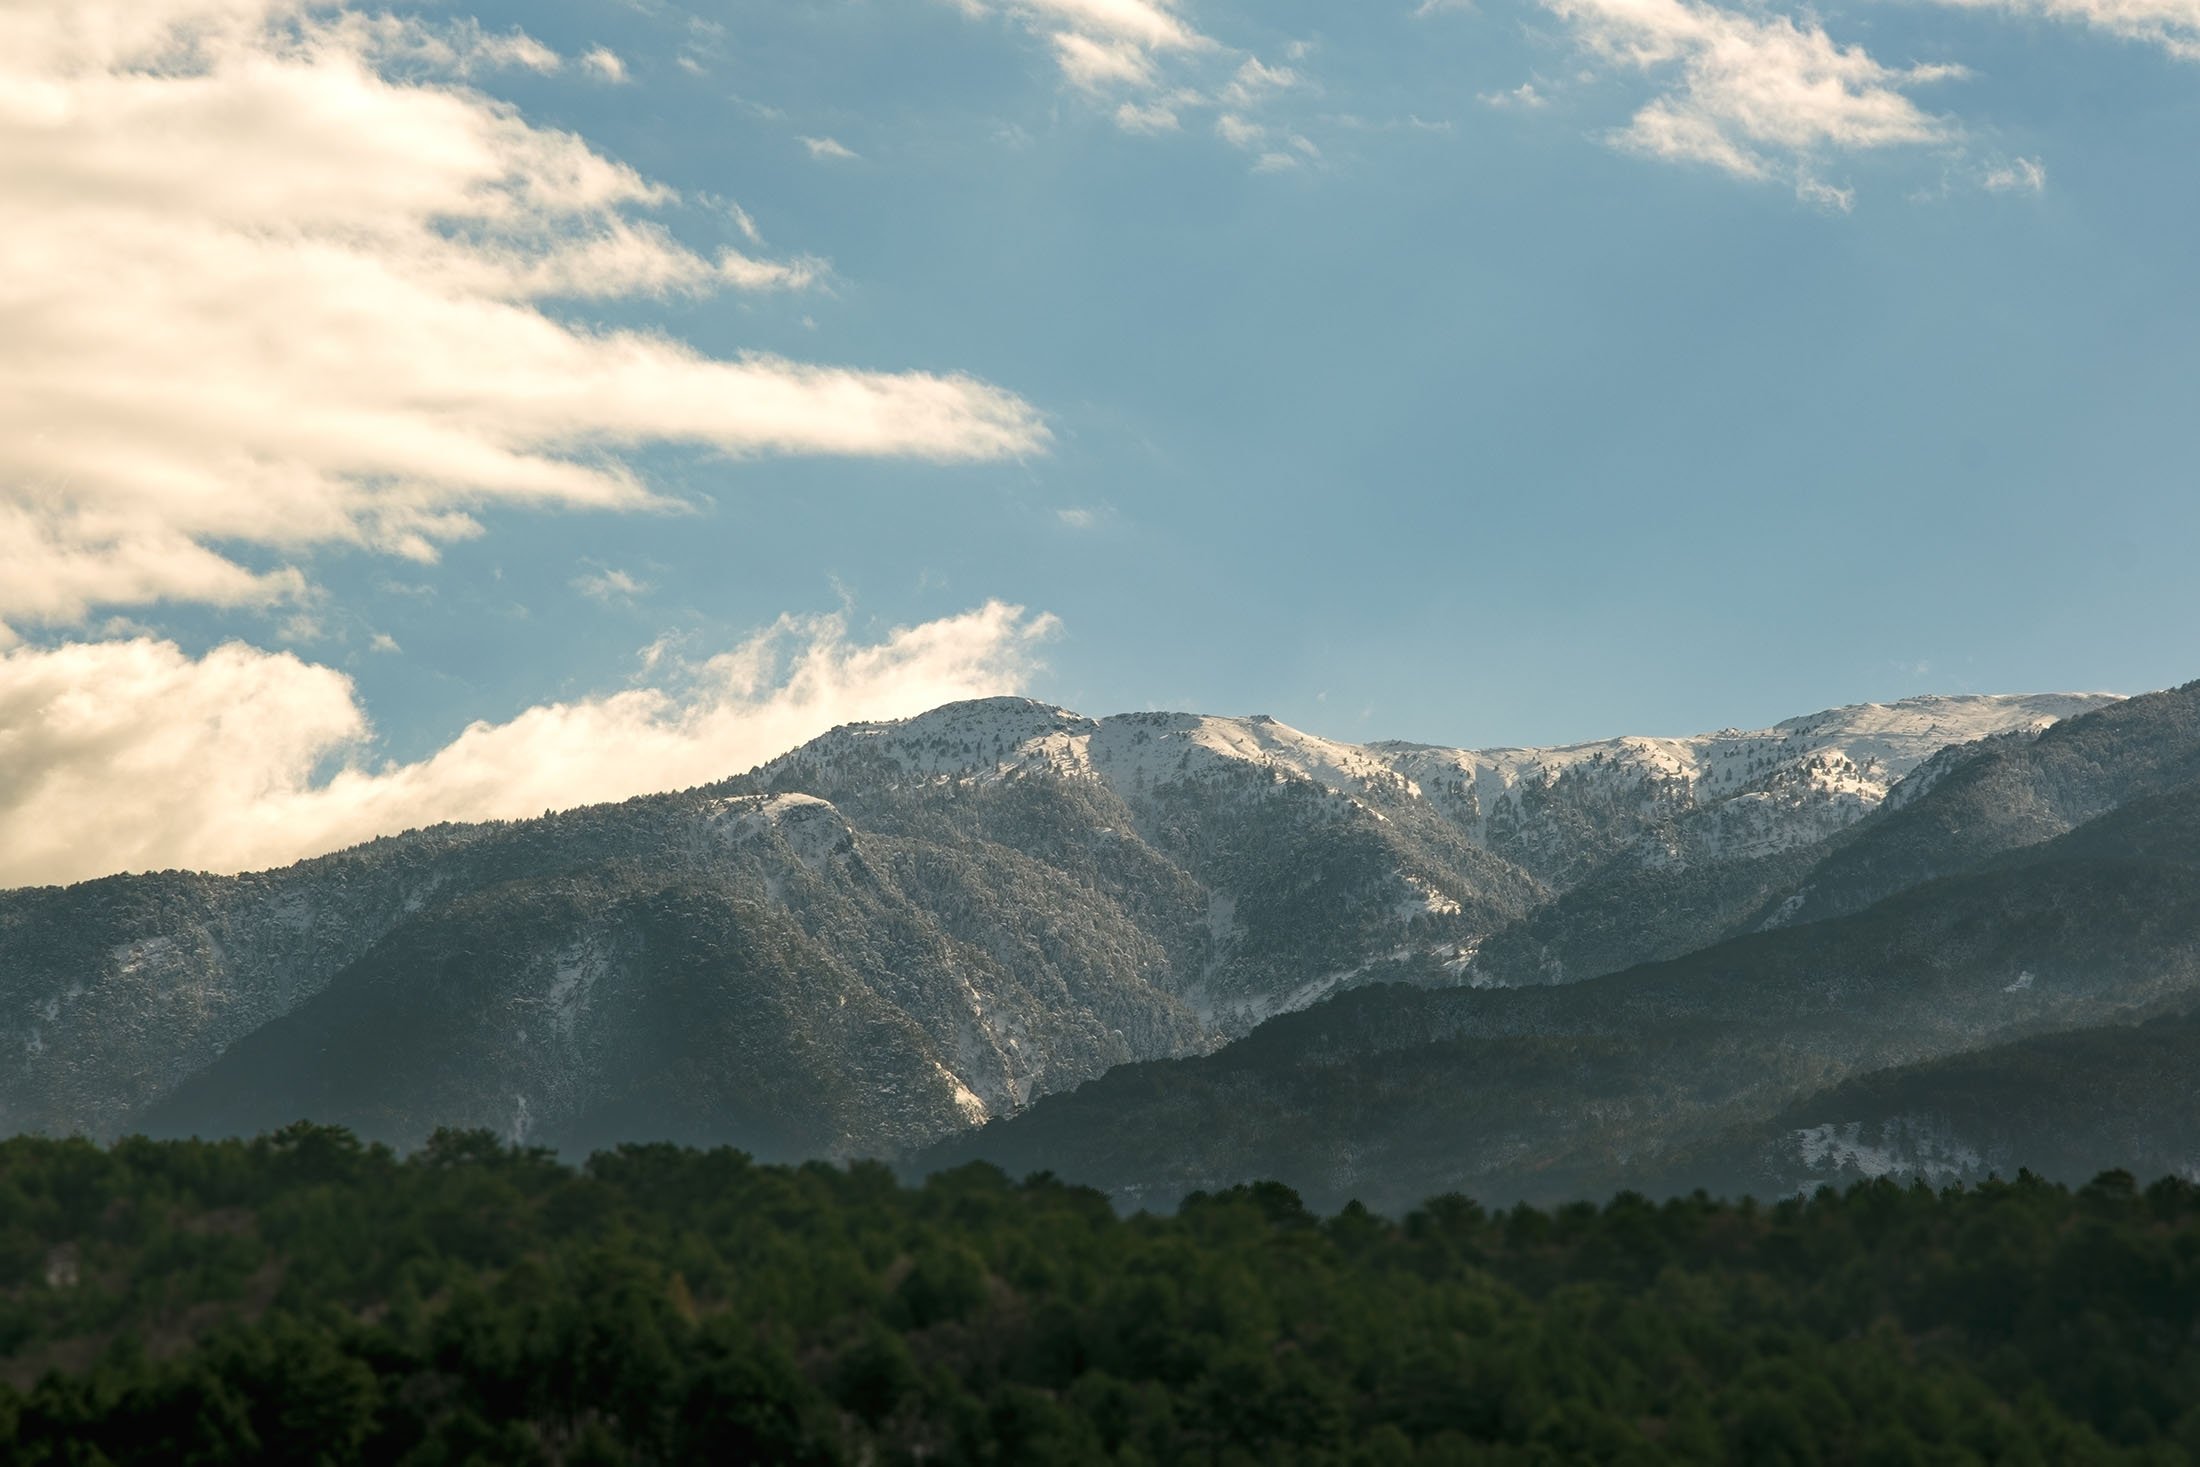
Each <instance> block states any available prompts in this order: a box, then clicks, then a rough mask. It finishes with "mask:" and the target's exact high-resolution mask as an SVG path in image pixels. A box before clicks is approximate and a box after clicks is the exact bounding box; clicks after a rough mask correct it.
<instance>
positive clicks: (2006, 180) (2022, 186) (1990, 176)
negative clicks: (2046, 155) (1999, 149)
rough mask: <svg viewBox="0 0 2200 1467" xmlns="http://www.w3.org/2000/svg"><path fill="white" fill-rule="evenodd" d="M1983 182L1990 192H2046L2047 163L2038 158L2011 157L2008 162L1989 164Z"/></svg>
mask: <svg viewBox="0 0 2200 1467" xmlns="http://www.w3.org/2000/svg"><path fill="white" fill-rule="evenodd" d="M1981 182H1982V183H1983V184H1984V185H1985V187H1986V190H1987V192H1989V193H1997V194H2037V193H2045V192H2046V191H2047V165H2046V164H2045V163H2042V162H2041V161H2040V160H2039V159H2037V158H2011V159H2010V160H2009V161H2008V162H2006V163H1993V164H1989V165H1988V166H1987V169H1986V176H1985V177H1984V178H1983V179H1982V180H1981Z"/></svg>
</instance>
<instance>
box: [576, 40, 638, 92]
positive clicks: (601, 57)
mask: <svg viewBox="0 0 2200 1467" xmlns="http://www.w3.org/2000/svg"><path fill="white" fill-rule="evenodd" d="M581 65H582V66H584V67H586V68H587V69H588V70H589V71H592V72H594V73H595V74H596V76H597V78H598V79H599V80H601V81H607V82H611V83H613V84H617V83H619V82H623V81H625V80H626V79H627V74H626V63H625V62H624V61H622V60H620V59H619V53H618V52H616V51H613V50H611V49H610V48H609V47H606V46H595V47H591V48H590V49H589V51H588V52H587V54H586V55H584V56H582V57H581Z"/></svg>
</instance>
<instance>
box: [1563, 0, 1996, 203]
mask: <svg viewBox="0 0 2200 1467" xmlns="http://www.w3.org/2000/svg"><path fill="white" fill-rule="evenodd" d="M1544 3H1545V6H1546V8H1547V9H1549V10H1550V11H1551V12H1552V13H1553V14H1555V15H1557V16H1558V17H1559V18H1560V19H1561V20H1563V21H1565V22H1566V23H1567V25H1568V26H1569V27H1570V29H1571V30H1572V33H1573V35H1574V38H1575V39H1576V41H1577V42H1578V43H1579V44H1580V45H1581V46H1582V48H1583V49H1584V50H1586V51H1587V52H1588V53H1589V55H1590V56H1591V57H1592V58H1593V59H1594V60H1595V61H1596V62H1597V63H1599V64H1601V65H1602V66H1604V67H1606V68H1608V69H1611V70H1616V71H1623V72H1631V73H1639V74H1643V75H1646V76H1649V77H1651V78H1653V79H1654V80H1655V81H1656V82H1658V83H1659V84H1660V85H1661V87H1662V90H1661V91H1660V92H1659V93H1658V95H1656V96H1655V97H1653V98H1652V99H1651V100H1650V101H1649V102H1648V103H1647V104H1646V105H1644V106H1643V107H1642V108H1641V109H1640V110H1639V111H1637V112H1636V113H1635V115H1634V117H1633V118H1632V119H1631V120H1630V121H1629V122H1628V123H1627V125H1626V126H1624V127H1622V128H1619V129H1618V130H1616V131H1615V132H1613V133H1612V134H1611V140H1612V142H1614V143H1615V144H1616V145H1617V146H1619V147H1622V148H1624V149H1627V150H1628V151H1631V152H1635V153H1640V154H1642V155H1644V156H1646V157H1652V158H1661V159H1667V160H1671V161H1676V162H1693V163H1706V164H1709V165H1711V166H1712V167H1715V168H1719V169H1722V170H1724V171H1726V172H1728V173H1731V174H1734V175H1735V176H1737V177H1741V178H1750V179H1780V180H1784V181H1786V182H1788V183H1789V184H1790V185H1792V186H1793V187H1794V188H1795V189H1796V191H1797V193H1798V194H1799V195H1800V196H1801V197H1803V198H1805V199H1806V200H1808V201H1810V202H1814V203H1820V204H1833V205H1835V206H1837V207H1845V206H1846V203H1847V201H1848V195H1847V194H1846V192H1845V191H1843V190H1838V189H1834V188H1832V187H1830V186H1829V185H1826V184H1824V183H1823V182H1821V181H1820V180H1819V179H1818V177H1817V174H1816V171H1815V170H1816V166H1817V164H1818V163H1819V162H1820V161H1822V160H1823V159H1825V158H1827V157H1829V156H1835V155H1843V154H1849V153H1855V152H1860V151H1866V150H1872V149H1881V148H1891V147H1902V146H1916V145H1923V144H1936V143H1946V142H1949V141H1950V140H1951V139H1952V138H1953V137H1954V135H1955V130H1954V127H1953V124H1951V123H1950V122H1949V121H1948V120H1947V119H1945V118H1942V117H1938V116H1935V115H1934V114H1932V113H1929V112H1927V111H1925V110H1924V109H1923V108H1921V107H1920V106H1919V105H1918V104H1917V103H1916V101H1914V100H1913V99H1912V98H1911V97H1910V96H1909V95H1908V92H1909V90H1910V89H1912V88H1915V87H1918V86H1922V85H1926V84H1928V83H1931V82H1937V81H1943V80H1947V79H1950V78H1954V77H1959V76H1961V75H1963V71H1962V69H1961V68H1960V67H1954V66H1945V65H1922V66H1910V67H1893V66H1888V65H1885V64H1883V63H1882V62H1880V61H1878V60H1876V59H1874V58H1873V57H1872V56H1871V55H1870V54H1869V53H1868V52H1866V51H1865V50H1864V49H1863V48H1862V47H1860V46H1843V45H1841V44H1839V43H1837V42H1835V41H1834V40H1833V38H1832V37H1831V36H1829V35H1828V34H1827V32H1826V30H1825V28H1824V27H1823V26H1822V25H1820V24H1818V23H1817V22H1816V21H1815V20H1807V19H1806V20H1798V19H1795V18H1793V17H1790V16H1786V15H1780V14H1775V13H1771V12H1767V11H1761V10H1749V11H1741V10H1729V9H1725V8H1722V7H1720V6H1717V5H1711V4H1704V3H1697V0H1544Z"/></svg>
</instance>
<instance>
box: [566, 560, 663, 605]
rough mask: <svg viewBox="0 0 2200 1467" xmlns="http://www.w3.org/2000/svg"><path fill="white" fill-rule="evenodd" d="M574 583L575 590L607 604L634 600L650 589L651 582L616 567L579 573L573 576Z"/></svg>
mask: <svg viewBox="0 0 2200 1467" xmlns="http://www.w3.org/2000/svg"><path fill="white" fill-rule="evenodd" d="M572 585H573V589H574V590H576V591H578V592H580V593H581V594H582V595H583V596H586V597H587V598H588V599H589V600H591V601H602V602H604V603H606V604H609V603H612V602H626V601H632V600H633V599H634V598H635V597H636V596H639V595H641V594H642V593H643V592H644V591H647V590H648V589H649V582H647V581H644V580H641V579H640V578H638V577H636V576H633V575H631V574H629V573H628V572H626V571H623V570H619V569H618V568H616V567H606V568H605V569H603V570H600V571H588V572H586V573H584V574H582V575H577V576H575V577H574V578H573V582H572Z"/></svg>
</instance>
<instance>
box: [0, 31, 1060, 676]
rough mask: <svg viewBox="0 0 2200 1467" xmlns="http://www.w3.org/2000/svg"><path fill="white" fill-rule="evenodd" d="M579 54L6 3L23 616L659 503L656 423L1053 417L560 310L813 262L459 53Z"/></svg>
mask: <svg viewBox="0 0 2200 1467" xmlns="http://www.w3.org/2000/svg"><path fill="white" fill-rule="evenodd" d="M556 62H557V58H556V57H555V56H554V55H553V54H552V53H550V52H548V50H547V48H543V47H541V46H540V45H539V43H534V42H531V41H529V40H528V39H527V38H525V37H521V36H516V35H515V36H502V37H497V36H487V35H485V34H483V33H482V32H481V31H480V30H479V28H478V27H472V26H468V25H465V24H458V25H453V26H444V27H441V28H435V27H430V26H428V25H427V24H425V23H423V22H420V21H417V20H397V19H394V18H391V17H389V16H372V15H363V14H361V13H358V12H355V11H350V10H346V9H342V8H338V7H336V6H334V5H331V4H328V3H320V0H15V3H12V4H10V5H8V6H6V7H4V8H0V217H5V218H6V220H7V221H8V222H7V227H6V228H5V229H0V623H4V622H6V621H8V620H10V619H13V620H15V621H18V622H26V621H39V620H48V621H68V620H72V619H77V618H81V617H84V616H85V615H87V614H88V613H89V612H90V610H91V609H92V608H94V607H98V606H119V605H130V604H144V603H149V602H153V601H159V600H164V599H165V600H184V601H197V602H206V603H214V604H223V605H239V604H265V603H270V602H277V601H281V600H284V599H288V598H295V597H297V596H298V595H300V594H301V593H302V592H303V591H304V590H305V589H306V585H307V583H306V580H305V576H304V573H303V571H302V570H301V569H300V568H299V564H298V562H299V561H300V559H301V558H302V557H303V556H304V555H306V554H308V553H309V552H311V551H312V550H313V549H314V548H315V547H317V546H331V545H333V546H351V547H363V548H368V549H372V550H377V551H383V552H389V553H394V554H397V555H400V556H406V557H410V558H413V559H416V560H426V559H431V558H433V557H434V556H435V554H436V553H437V547H438V546H439V545H440V544H442V543H444V542H447V541H450V540H452V539H454V538H459V537H464V536H468V535H473V534H476V533H478V532H479V525H478V522H477V521H476V519H475V518H474V513H475V511H476V510H477V509H479V508H481V507H484V506H488V505H494V504H513V505H534V506H543V507H578V508H598V509H619V510H632V509H637V508H643V507H648V506H651V505H653V504H655V503H656V502H657V501H656V500H655V498H654V496H653V495H652V493H651V491H650V490H649V488H648V487H647V486H646V485H644V484H643V483H642V482H641V481H640V480H639V479H638V478H637V477H636V475H635V474H634V473H633V472H632V471H631V470H629V469H628V468H627V467H626V465H625V464H624V462H623V461H622V458H621V455H622V454H623V453H624V452H625V451H627V450H629V449H632V448H635V447H638V446H640V445H643V444H647V443H652V442H675V443H689V444H695V445H699V446H703V447H707V448H711V449H716V450H719V451H722V452H726V453H731V454H757V453H834V454H857V455H907V456H914V457H919V458H926V459H934V460H966V459H985V458H999V457H1005V456H1014V455H1017V454H1022V453H1028V452H1034V451H1037V450H1038V449H1039V448H1041V447H1042V446H1043V444H1044V442H1045V440H1046V430H1045V428H1044V426H1043V424H1042V423H1041V422H1040V421H1039V419H1038V417H1037V415H1036V414H1035V413H1034V412H1033V410H1032V409H1031V408H1030V407H1029V406H1028V405H1027V404H1026V403H1024V402H1022V401H1021V400H1019V399H1018V398H1016V397H1014V396H1012V395H1010V394H1008V393H1006V392H1003V391H1001V390H999V389H997V388H994V387H992V386H989V385H987V384H985V383H982V382H978V381H974V380H972V379H969V378H966V377H961V376H955V375H931V374H917V373H909V374H900V373H888V372H869V371H854V370H843V369H837V368H831V367H821V366H811V365H806V364H802V363H797V362H790V361H784V360H780V359H777V358H771V357H762V356H750V357H740V358H734V359H730V360H727V359H714V358H711V357H707V356H704V355H702V354H701V353H699V352H697V351H695V350H694V349H692V348H690V347H688V346H687V345H685V344H683V343H681V342H679V341H677V340H674V339H671V338H668V337H666V336H662V335H657V334H650V333H643V332H636V331H608V330H597V329H592V328H590V327H588V326H587V325H585V324H574V323H572V322H571V321H569V320H568V319H565V318H563V317H562V316H561V317H553V316H552V315H551V314H549V313H548V312H547V311H546V310H545V309H544V308H543V304H542V303H543V302H545V301H547V300H551V299H562V300H566V301H586V300H590V299H604V298H612V297H621V296H636V295H643V296H647V295H674V294H683V293H695V292H701V291H708V290H715V289H723V288H726V287H729V286H730V287H735V288H742V289H795V288H800V287H801V286H803V285H806V284H809V283H811V282H813V281H814V280H815V279H816V278H817V277H818V275H819V274H820V272H821V270H822V266H821V265H820V263H819V262H817V261H813V260H801V259H797V260H789V261H773V260H766V259H758V258H752V257H750V256H747V255H743V254H741V253H738V252H733V251H728V252H725V253H722V254H719V255H716V256H710V255H705V254H703V253H699V252H697V251H695V250H691V249H689V248H688V247H686V246H685V245H683V244H681V243H680V242H679V241H678V240H676V239H675V238H674V237H673V236H672V235H671V234H670V233H669V232H668V231H667V230H666V229H664V228H663V227H662V226H661V225H659V224H658V223H656V222H655V221H654V220H653V219H651V218H649V217H647V216H648V213H649V211H650V210H652V209H654V208H656V207H658V206H661V205H663V204H666V203H668V202H670V201H671V200H672V198H673V195H672V193H671V191H669V190H668V189H666V188H664V187H662V186H661V185H658V184H655V183H652V182H650V181H649V180H647V179H645V178H643V177H641V176H640V175H639V174H637V173H635V172H634V171H633V170H632V169H630V168H627V167H625V166H623V165H621V164H619V163H617V162H614V161H613V160H611V159H609V158H606V157H604V156H603V155H601V154H599V153H597V152H596V151H594V150H593V149H592V148H590V147H589V146H588V144H586V143H585V142H584V141H582V140H581V139H580V138H578V137H576V136H574V135H572V134H570V133H565V132H559V131H555V130H552V129H548V128H543V127H537V126H534V125H532V124H530V123H528V122H527V121H526V120H525V119H523V118H522V117H520V116H519V115H518V114H517V113H516V112H515V111H514V110H513V109H511V108H509V107H506V106H504V105H502V104H499V103H497V102H495V101H493V100H491V99H489V98H487V97H485V96H483V95H482V94H480V93H479V92H477V91H474V90H471V89H469V88H466V87H463V86H460V85H458V84H456V82H455V80H454V78H456V77H458V76H461V75H464V74H467V73H468V72H469V71H470V70H471V69H474V68H477V67H483V66H488V65H491V64H499V65H510V64H518V65H537V66H542V67H548V66H550V65H553V64H556ZM4 640H5V638H0V641H4Z"/></svg>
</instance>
